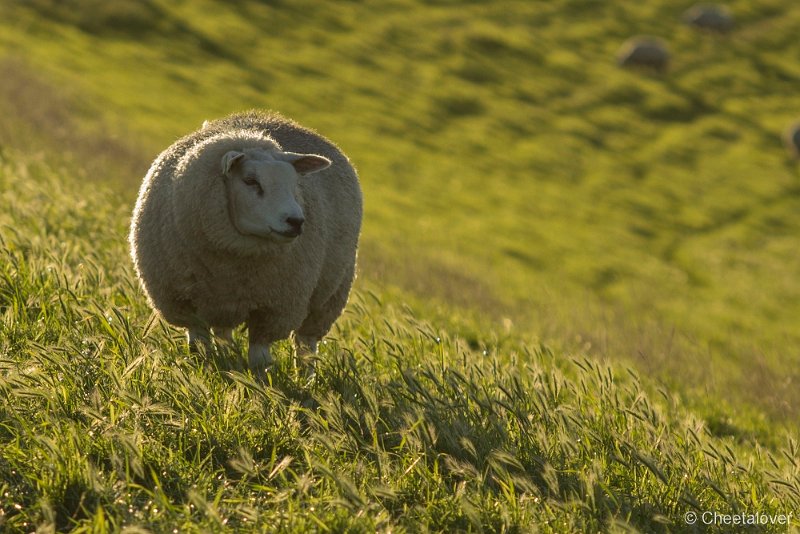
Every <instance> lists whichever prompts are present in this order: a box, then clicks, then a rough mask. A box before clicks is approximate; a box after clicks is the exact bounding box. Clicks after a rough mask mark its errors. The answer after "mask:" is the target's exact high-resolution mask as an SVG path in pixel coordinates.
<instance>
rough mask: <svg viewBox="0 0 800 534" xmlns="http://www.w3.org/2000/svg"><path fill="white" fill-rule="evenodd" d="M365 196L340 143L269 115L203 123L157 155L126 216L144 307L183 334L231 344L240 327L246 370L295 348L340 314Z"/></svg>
mask: <svg viewBox="0 0 800 534" xmlns="http://www.w3.org/2000/svg"><path fill="white" fill-rule="evenodd" d="M361 218H362V196H361V188H360V185H359V181H358V176H357V174H356V171H355V169H354V168H353V166H352V165H351V164H350V162H349V160H348V158H347V157H346V156H345V155H344V154H343V153H342V152H341V150H339V148H338V147H336V145H334V144H333V143H331V142H330V141H328V140H327V139H325V138H324V137H322V136H321V135H319V134H317V133H316V132H314V131H312V130H309V129H307V128H304V127H302V126H300V125H299V124H297V123H295V122H294V121H291V120H289V119H287V118H285V117H282V116H281V115H279V114H277V113H273V112H269V113H267V112H261V111H250V112H245V113H240V114H234V115H231V116H229V117H226V118H223V119H218V120H213V121H206V122H205V123H204V124H203V127H202V128H201V129H200V130H198V131H195V132H194V133H191V134H189V135H187V136H185V137H183V138H181V139H178V140H177V141H176V142H175V143H173V144H172V145H171V146H170V147H169V148H167V149H166V150H164V151H163V152H162V153H161V154H160V155H159V156H158V157H157V158H156V159H155V161H154V162H153V164H152V166H151V167H150V170H149V171H148V173H147V175H146V176H145V178H144V180H143V182H142V186H141V189H140V191H139V197H138V199H137V201H136V206H135V208H134V211H133V216H132V219H131V227H130V234H129V242H130V248H131V257H132V259H133V263H134V266H135V269H136V273H137V275H138V277H139V280H140V283H141V286H142V287H143V289H144V291H145V293H146V296H147V299H148V301H149V303H150V305H151V306H152V307H153V308H154V309H155V310H157V311H158V312H159V313H160V314H161V315H162V316H163V317H164V319H166V320H167V321H168V322H169V323H171V324H173V325H176V326H180V327H184V328H186V329H187V330H188V339H189V345H190V347H194V348H196V346H197V345H198V344H200V343H202V344H207V343H208V342H209V341H210V339H211V337H210V331H213V332H214V334H215V335H217V336H218V337H221V338H224V339H227V340H230V337H231V334H230V333H231V330H232V329H233V328H235V327H237V326H238V325H240V324H242V323H245V324H246V326H247V329H248V333H249V347H248V364H249V367H250V369H251V370H253V372H254V373H256V374H259V375H263V373H264V372H265V370H266V368H268V367H269V366H270V365H271V364H272V356H271V353H270V344H271V343H272V342H274V341H277V340H280V339H285V338H288V337H290V336H291V334H292V332H294V334H295V344H296V346H297V348H298V350H299V351H310V352H312V353H316V351H317V343H318V342H319V340H320V339H321V338H322V337H323V336H324V335H325V334H326V333H327V332H328V331H329V329H330V328H331V326H332V325H333V323H334V321H335V320H336V319H337V318H338V317H339V315H340V314H341V312H342V310H343V308H344V306H345V304H346V302H347V299H348V295H349V292H350V287H351V285H352V283H353V280H354V277H355V268H356V255H357V248H358V239H359V233H360V229H361Z"/></svg>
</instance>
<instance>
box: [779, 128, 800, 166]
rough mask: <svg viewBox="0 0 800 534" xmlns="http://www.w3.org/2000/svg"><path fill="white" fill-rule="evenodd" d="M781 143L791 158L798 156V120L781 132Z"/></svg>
mask: <svg viewBox="0 0 800 534" xmlns="http://www.w3.org/2000/svg"><path fill="white" fill-rule="evenodd" d="M783 143H784V144H785V145H786V150H788V151H789V154H791V155H792V157H793V158H800V121H798V122H795V123H794V124H792V125H791V126H789V127H788V128H787V129H786V131H785V132H784V133H783Z"/></svg>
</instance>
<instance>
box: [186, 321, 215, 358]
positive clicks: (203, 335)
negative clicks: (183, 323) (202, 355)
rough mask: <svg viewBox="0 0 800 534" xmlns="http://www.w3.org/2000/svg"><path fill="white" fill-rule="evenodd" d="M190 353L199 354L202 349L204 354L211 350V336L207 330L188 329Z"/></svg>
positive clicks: (199, 328) (198, 328)
mask: <svg viewBox="0 0 800 534" xmlns="http://www.w3.org/2000/svg"><path fill="white" fill-rule="evenodd" d="M187 338H188V341H189V351H190V352H201V349H200V347H202V348H203V349H204V350H205V351H206V352H208V350H209V349H210V348H211V335H210V333H209V331H208V328H202V327H196V326H195V327H189V328H188V329H187Z"/></svg>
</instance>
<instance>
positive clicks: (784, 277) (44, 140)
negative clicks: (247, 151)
mask: <svg viewBox="0 0 800 534" xmlns="http://www.w3.org/2000/svg"><path fill="white" fill-rule="evenodd" d="M688 4H689V2H677V3H676V2H667V1H666V0H664V1H656V0H651V1H649V2H644V3H639V4H638V5H636V6H631V5H623V4H622V3H611V2H598V3H595V2H578V1H568V0H560V1H557V2H493V3H491V4H485V3H481V2H477V3H470V2H466V3H453V2H427V3H425V2H414V1H411V0H396V1H393V2H380V3H379V4H378V3H374V2H349V3H337V4H336V5H333V4H331V5H328V4H318V3H317V2H311V1H300V2H291V3H289V2H256V1H246V0H241V1H237V2H225V3H223V2H214V1H210V0H203V1H192V2H163V1H160V0H149V1H147V2H135V3H134V2H121V3H107V2H96V1H91V0H84V1H78V0H71V1H68V2H55V1H53V0H36V1H28V2H5V3H4V4H3V6H2V7H0V10H2V15H3V17H2V19H3V20H4V21H6V22H3V23H2V24H3V32H2V34H1V35H0V48H1V49H3V50H5V54H6V55H7V56H8V57H9V58H10V59H9V60H7V61H6V63H7V65H6V67H5V70H6V71H8V72H9V75H8V76H6V77H5V79H4V80H3V82H2V84H0V86H2V88H3V91H5V92H6V93H8V92H13V87H12V88H11V89H9V85H12V86H13V85H16V86H17V89H16V92H17V93H21V95H22V97H24V98H27V99H28V100H27V102H29V104H28V105H25V106H19V105H17V104H16V103H15V102H16V101H15V100H13V99H11V100H7V101H6V102H2V103H0V106H2V107H4V108H6V109H4V110H3V111H4V112H6V116H7V117H16V123H15V124H16V125H20V124H21V125H26V126H20V127H17V126H15V127H14V128H13V129H12V132H13V133H11V135H10V136H6V139H7V140H6V141H4V142H10V143H15V142H16V141H15V140H16V139H17V138H18V137H20V136H22V134H20V133H19V130H21V129H22V130H25V129H33V130H34V132H33V134H32V136H33V137H32V138H33V139H35V142H31V143H27V146H31V145H33V146H47V145H48V144H49V145H50V146H51V147H52V146H55V147H56V149H55V152H57V153H59V154H62V155H63V154H64V153H65V152H66V153H74V155H75V157H76V158H77V159H81V160H82V162H83V163H84V164H85V165H89V166H91V167H92V168H91V170H90V171H89V172H88V173H87V174H89V175H90V176H91V177H97V178H98V179H100V180H101V181H107V180H116V179H117V178H119V181H121V182H122V183H123V184H125V185H124V186H123V187H124V189H123V191H124V194H125V195H127V196H126V198H127V199H128V200H132V195H133V193H134V191H135V183H136V182H138V180H139V179H140V177H141V175H142V174H143V172H144V170H145V169H146V166H147V162H148V161H149V160H150V159H151V158H152V157H153V156H154V155H155V154H156V153H157V152H158V151H160V150H161V149H162V148H164V147H165V146H166V145H167V144H168V143H169V142H170V141H171V140H173V139H174V138H175V137H177V136H179V135H181V134H183V133H185V132H186V131H189V130H191V129H194V128H196V127H197V126H198V125H199V124H200V123H201V122H202V121H203V120H204V119H206V118H209V117H217V116H220V115H223V114H226V113H228V112H231V111H237V110H241V109H244V108H248V107H267V108H273V109H277V110H280V111H282V112H284V113H286V114H288V115H289V116H292V117H295V118H297V119H298V120H300V121H301V122H303V123H305V124H308V125H310V126H313V127H316V128H317V129H319V130H320V131H322V132H324V133H325V134H326V135H328V136H329V137H331V138H332V139H335V140H336V141H337V142H338V143H339V144H340V145H341V146H342V147H343V148H344V149H345V151H346V152H347V153H348V154H350V156H351V157H352V159H353V160H354V162H355V163H356V164H357V166H358V168H359V170H360V172H361V175H362V177H363V181H364V189H365V195H366V223H365V228H364V241H363V248H362V263H361V265H362V273H363V275H364V276H366V277H368V278H370V279H372V280H376V281H381V282H382V283H384V284H386V283H389V284H394V285H397V286H399V287H402V288H405V289H407V290H411V291H413V292H415V293H418V294H424V295H432V296H434V297H438V298H439V299H440V300H441V301H443V302H446V303H449V304H456V305H458V306H460V307H472V308H474V309H479V310H482V311H483V312H484V313H488V314H490V315H491V316H493V317H495V318H496V319H497V320H498V321H500V320H502V319H504V318H505V319H506V321H505V322H506V324H509V321H511V324H513V325H514V328H515V329H519V330H522V331H526V332H535V333H536V334H537V335H539V336H540V337H541V338H543V339H547V340H548V342H549V343H551V344H554V345H560V346H563V347H564V348H565V349H567V350H573V351H580V352H586V351H588V352H590V353H592V354H595V355H599V356H602V357H605V358H613V359H622V360H624V361H626V362H628V363H632V364H634V365H636V366H637V367H638V368H639V369H641V370H642V371H644V372H646V373H648V374H652V375H656V376H658V377H659V378H660V379H661V380H662V381H664V383H665V384H666V385H668V386H669V387H671V388H676V389H678V390H680V391H684V392H689V393H690V396H691V397H693V398H695V399H703V398H708V397H711V398H714V399H722V400H724V401H725V402H726V403H729V404H731V405H733V406H735V407H737V409H744V407H747V406H755V407H756V412H757V413H756V415H755V417H754V418H752V424H759V423H758V422H757V421H758V420H759V418H762V417H766V418H767V419H768V420H771V421H773V422H782V421H787V420H789V421H792V422H794V423H796V422H797V421H798V420H800V412H798V406H800V393H798V391H800V389H798V388H797V387H795V384H796V382H797V380H798V375H797V370H796V369H797V366H796V362H797V360H798V357H800V327H798V322H797V317H798V316H799V315H800V276H798V273H799V272H800V259H798V253H797V250H798V235H800V209H798V208H799V207H800V196H799V195H798V192H799V191H800V174H798V169H797V165H796V163H794V162H791V161H789V159H788V157H787V155H786V153H785V151H784V150H783V148H782V147H781V144H780V139H779V136H780V132H781V131H782V129H783V128H784V127H785V126H786V125H787V124H788V123H789V122H790V121H791V120H792V119H793V118H794V117H795V116H798V115H800V97H798V95H797V92H796V90H795V89H796V85H797V81H798V79H799V78H800V67H798V64H799V63H798V62H797V61H796V60H797V59H798V57H797V55H798V52H797V50H796V47H795V46H794V43H795V40H794V36H795V35H796V34H797V32H798V30H800V9H798V8H797V7H796V6H795V5H794V3H792V2H782V1H776V0H773V1H770V2H759V3H758V6H755V5H752V3H751V2H746V1H739V2H729V5H730V7H731V8H732V10H733V12H734V13H735V15H736V20H737V26H736V29H735V31H734V32H732V33H731V34H729V35H727V36H716V35H708V34H702V33H698V32H696V31H694V30H692V29H690V28H688V27H685V26H683V25H682V24H681V23H680V21H679V16H680V13H681V12H682V10H683V9H684V8H685V7H687V6H688ZM11 21H14V22H13V23H12V22H11ZM639 33H650V34H655V35H658V36H661V37H663V38H664V39H666V40H667V41H668V43H669V45H670V47H671V50H672V52H673V56H674V61H673V64H672V68H671V69H670V71H669V73H668V74H666V75H663V76H653V75H648V74H646V73H641V72H627V71H621V70H620V69H618V68H617V67H616V66H615V65H614V62H613V55H614V53H615V51H616V49H617V47H618V46H619V45H620V43H621V42H622V41H623V40H624V39H626V38H627V37H628V36H630V35H633V34H639ZM9 65H10V66H9ZM26 69H27V70H26ZM19 80H23V83H21V82H20V81H19ZM33 80H42V82H35V81H33ZM27 81H31V84H30V85H31V86H32V87H33V89H34V90H33V91H31V92H32V96H31V94H30V93H29V90H28V89H22V90H20V88H19V86H20V85H22V86H23V87H26V88H27V87H28V85H29V84H28V83H27ZM48 84H49V85H48ZM48 87H50V88H55V97H51V96H52V94H51V93H52V91H48ZM36 90H40V91H42V93H41V94H39V93H37V92H36ZM18 96H19V95H18ZM66 121H69V122H68V124H69V125H68V126H67V127H66V128H65V127H64V124H65V123H66ZM30 124H34V125H35V127H34V128H30V127H29V126H27V125H30ZM50 130H53V131H52V132H51V131H50ZM53 136H54V137H55V142H53V140H52V139H51V138H52V137H53ZM22 137H23V138H24V136H22ZM87 139H95V140H94V141H91V142H87V141H86V140H87ZM76 142H77V143H78V145H79V146H77V147H73V146H72V145H73V143H76ZM108 150H110V151H111V156H109V155H108V154H109V153H108ZM98 160H99V161H98ZM700 403H701V404H702V401H700ZM714 406H716V402H714V403H711V404H710V405H709V406H700V408H701V409H703V410H706V411H709V412H713V411H714V410H715V409H716V408H714ZM758 414H761V415H758ZM718 415H720V416H723V415H722V414H718Z"/></svg>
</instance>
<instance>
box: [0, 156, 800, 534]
mask: <svg viewBox="0 0 800 534" xmlns="http://www.w3.org/2000/svg"><path fill="white" fill-rule="evenodd" d="M65 172H66V171H59V170H58V169H55V168H53V167H51V166H49V165H48V164H47V163H46V162H43V161H37V160H35V159H31V158H29V157H27V156H24V155H22V154H21V153H18V152H16V151H12V150H5V151H4V152H3V154H2V158H1V159H0V191H2V194H0V232H2V233H1V234H0V235H2V241H3V243H2V245H3V246H2V252H1V253H0V269H2V270H0V279H2V284H0V314H2V323H0V355H1V356H0V369H1V371H0V395H1V396H2V398H3V402H2V406H0V527H2V528H3V530H4V531H7V532H28V531H31V530H33V529H34V528H40V529H44V530H48V529H50V530H52V529H57V530H67V529H71V530H74V531H76V532H81V531H85V532H105V531H119V530H121V529H130V530H129V531H131V532H137V531H139V532H141V531H143V530H150V531H154V532H167V531H172V529H177V530H178V531H180V532H187V531H188V532H192V531H219V530H223V529H231V530H236V531H238V530H261V529H266V530H281V531H294V532H304V531H308V530H316V531H354V532H373V531H382V532H390V531H391V532H404V531H407V532H416V531H420V530H433V531H447V532H453V531H476V532H477V531H492V532H515V531H516V532H520V531H530V530H538V531H542V532H568V531H580V532H588V531H593V532H594V531H609V532H616V531H631V529H638V530H639V531H642V532H672V531H683V530H686V529H687V528H688V527H687V526H686V524H685V522H684V520H683V517H684V514H685V513H687V512H690V511H699V512H702V511H716V512H719V513H728V514H732V513H744V514H748V513H749V514H752V513H764V514H789V513H792V512H794V511H796V510H798V506H800V464H798V461H797V458H798V445H797V442H796V441H794V440H792V439H791V438H781V439H780V441H781V443H778V444H776V445H775V446H774V447H772V448H764V447H762V446H761V445H759V444H757V443H754V442H742V441H741V440H736V439H734V438H731V437H727V438H720V437H717V436H714V435H713V434H712V433H711V432H710V430H711V429H710V428H709V426H708V425H707V424H706V423H704V422H703V421H702V420H700V419H698V418H697V417H696V416H694V415H692V414H691V413H690V412H688V411H687V410H686V409H685V408H684V407H682V406H681V405H680V401H679V400H678V398H677V397H676V396H675V395H674V394H672V393H669V392H667V391H666V390H660V391H657V392H655V393H654V394H653V393H649V391H650V390H651V389H652V386H648V385H647V384H644V383H643V382H642V380H641V379H640V378H639V377H638V376H637V374H636V373H635V372H634V371H632V370H625V369H623V368H619V367H613V368H612V367H608V366H605V365H601V364H598V363H595V362H593V361H592V360H590V359H587V358H578V357H576V358H565V357H563V356H561V355H557V354H554V353H553V352H552V351H551V350H550V349H548V348H547V347H544V346H541V345H538V344H536V343H535V342H532V340H530V339H525V338H522V337H518V336H513V335H506V336H504V337H502V338H498V337H496V334H492V332H491V331H485V330H484V331H482V333H481V330H480V328H481V325H480V324H477V323H474V322H470V321H468V320H462V319H452V318H451V319H450V320H448V321H441V322H438V323H432V322H430V321H426V320H425V319H423V318H421V317H420V316H419V315H418V313H417V312H415V311H414V310H413V309H412V308H410V307H409V306H408V305H406V304H403V299H401V298H398V297H399V296H398V295H397V294H396V293H392V292H388V293H383V292H382V290H381V289H380V288H379V287H378V286H376V285H374V284H373V283H369V282H365V281H360V283H359V287H358V289H357V290H356V292H355V294H354V295H353V298H352V301H351V303H350V305H349V306H348V309H347V311H346V313H345V314H344V316H343V317H342V318H341V320H340V321H339V322H338V323H337V326H336V328H335V330H334V332H333V333H332V335H331V336H329V338H328V339H327V340H326V342H325V344H324V345H323V346H322V349H321V361H320V364H319V367H318V376H317V378H316V380H315V381H313V382H310V383H309V382H307V381H306V379H305V378H304V374H303V373H301V372H298V371H297V369H296V368H295V366H294V363H293V357H292V353H291V349H290V345H289V344H288V343H281V344H280V345H279V347H278V349H277V351H276V355H277V361H278V363H277V367H276V369H275V370H274V371H272V372H271V373H270V374H269V376H268V380H267V382H266V383H259V382H257V381H255V380H254V379H253V378H252V376H251V375H250V374H249V373H247V372H243V371H242V368H243V367H244V361H243V356H242V354H243V344H244V340H243V339H242V338H241V337H240V336H239V335H237V336H236V344H235V347H234V349H233V350H232V351H228V352H224V353H223V352H220V353H217V354H212V355H207V356H206V357H202V356H193V355H190V354H189V353H188V352H187V350H186V347H185V341H184V338H183V334H182V333H181V332H179V331H177V330H175V329H172V328H171V327H169V326H168V325H166V324H165V323H164V322H163V321H161V320H160V319H158V318H157V317H156V316H154V315H153V314H152V313H151V311H150V310H149V309H148V307H147V305H146V303H145V301H144V299H143V296H142V294H141V292H140V290H139V289H138V286H137V282H136V280H135V276H134V275H133V273H132V269H131V266H130V265H129V262H128V261H127V250H126V246H125V239H124V237H125V233H126V227H125V217H124V214H125V213H127V211H128V206H127V205H125V204H123V203H121V202H119V200H118V199H117V198H116V196H115V194H114V193H113V191H112V190H110V189H107V188H104V187H97V186H96V185H94V184H84V185H78V184H75V183H74V181H73V177H71V176H69V175H67V174H65ZM476 332H478V334H477V335H476ZM481 335H482V336H484V337H483V338H481V337H480V336H481ZM493 336H494V337H493ZM470 345H474V347H471V346H470ZM653 395H655V396H653ZM776 439H777V438H776ZM757 530H758V531H765V532H786V531H787V527H785V526H782V527H778V526H771V527H770V526H767V527H764V528H760V529H757ZM700 531H709V532H725V531H726V529H725V528H723V527H712V528H709V529H707V530H706V529H700Z"/></svg>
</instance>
